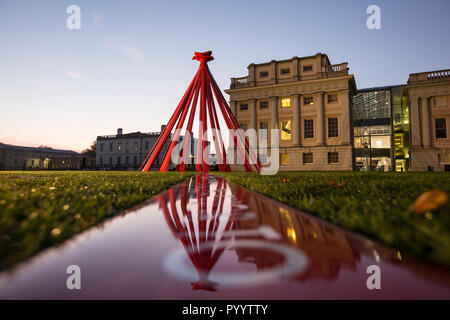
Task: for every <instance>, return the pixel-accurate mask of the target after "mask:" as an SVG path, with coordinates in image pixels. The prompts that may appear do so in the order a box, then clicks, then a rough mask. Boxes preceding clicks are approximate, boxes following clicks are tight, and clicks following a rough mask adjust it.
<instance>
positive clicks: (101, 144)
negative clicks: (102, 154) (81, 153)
mask: <svg viewBox="0 0 450 320" xmlns="http://www.w3.org/2000/svg"><path fill="white" fill-rule="evenodd" d="M100 151H103V143H100Z"/></svg>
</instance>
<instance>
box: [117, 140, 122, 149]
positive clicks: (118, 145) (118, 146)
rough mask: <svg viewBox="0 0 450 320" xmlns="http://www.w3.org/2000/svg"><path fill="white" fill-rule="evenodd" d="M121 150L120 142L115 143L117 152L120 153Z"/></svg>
mask: <svg viewBox="0 0 450 320" xmlns="http://www.w3.org/2000/svg"><path fill="white" fill-rule="evenodd" d="M121 149H122V142H117V150H118V151H120V150H121Z"/></svg>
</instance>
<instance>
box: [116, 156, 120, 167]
mask: <svg viewBox="0 0 450 320" xmlns="http://www.w3.org/2000/svg"><path fill="white" fill-rule="evenodd" d="M117 164H119V165H120V156H119V157H117Z"/></svg>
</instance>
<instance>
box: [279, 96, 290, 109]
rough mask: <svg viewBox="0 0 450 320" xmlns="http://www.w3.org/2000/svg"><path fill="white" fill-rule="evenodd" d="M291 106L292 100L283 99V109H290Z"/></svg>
mask: <svg viewBox="0 0 450 320" xmlns="http://www.w3.org/2000/svg"><path fill="white" fill-rule="evenodd" d="M290 106H291V98H283V99H281V107H282V108H289V107H290Z"/></svg>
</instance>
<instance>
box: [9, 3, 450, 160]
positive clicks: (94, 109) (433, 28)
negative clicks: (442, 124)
mask: <svg viewBox="0 0 450 320" xmlns="http://www.w3.org/2000/svg"><path fill="white" fill-rule="evenodd" d="M72 4H76V5H78V6H79V7H80V8H81V29H80V30H69V29H68V28H67V27H66V20H67V17H68V16H69V15H68V14H67V13H66V9H67V7H68V6H69V5H72ZM371 4H376V5H378V6H380V8H381V27H382V29H381V30H369V29H368V28H367V27H366V19H367V17H368V16H369V15H368V14H367V13H366V9H367V7H368V6H369V5H371ZM449 12H450V1H448V0H429V1H411V0H389V1H381V0H372V1H365V0H345V1H344V0H330V1H318V0H314V1H313V0H311V1H309V0H308V1H301V0H297V1H245V0H240V1H233V0H227V1H214V0H210V1H189V0H186V1H138V0H123V1H122V0H71V1H65V0H33V1H31V0H30V1H23V0H0V142H3V143H9V144H17V145H27V146H38V145H47V146H52V147H54V148H63V149H72V150H76V151H81V150H82V149H84V148H86V147H88V146H89V145H90V144H91V143H92V141H93V140H95V138H96V137H97V136H98V135H106V134H115V132H116V130H117V128H119V127H121V128H123V130H124V132H133V131H141V132H150V131H159V130H160V126H161V125H162V124H165V123H166V122H167V120H168V119H169V118H170V116H171V114H172V113H173V111H174V109H175V107H176V105H177V104H178V102H179V100H180V98H181V97H182V95H183V93H184V91H185V89H186V88H187V86H188V84H189V82H190V81H191V79H192V78H193V76H194V74H195V72H196V70H197V68H198V62H196V61H192V60H191V59H192V56H193V52H194V51H206V50H212V51H213V56H214V58H215V60H214V61H212V62H210V63H209V67H210V69H211V72H212V74H213V75H214V77H215V79H216V81H217V82H218V84H219V86H220V87H221V88H222V89H226V88H229V85H230V77H240V76H245V75H246V74H247V66H248V65H249V64H250V63H252V62H254V63H262V62H267V61H270V60H273V59H276V60H279V59H290V58H292V57H294V56H298V57H301V56H309V55H314V54H316V53H318V52H322V53H326V54H327V55H328V57H329V59H330V61H331V63H332V64H337V63H341V62H348V63H349V65H348V66H349V68H350V73H352V74H354V75H355V79H356V84H357V87H358V88H360V89H361V88H367V87H376V86H386V85H393V84H402V83H406V81H407V79H408V75H409V74H410V73H414V72H422V71H429V70H440V69H448V68H450V41H449V33H450V19H449V18H448V14H449ZM224 95H225V97H226V98H228V95H226V94H225V93H224Z"/></svg>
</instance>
